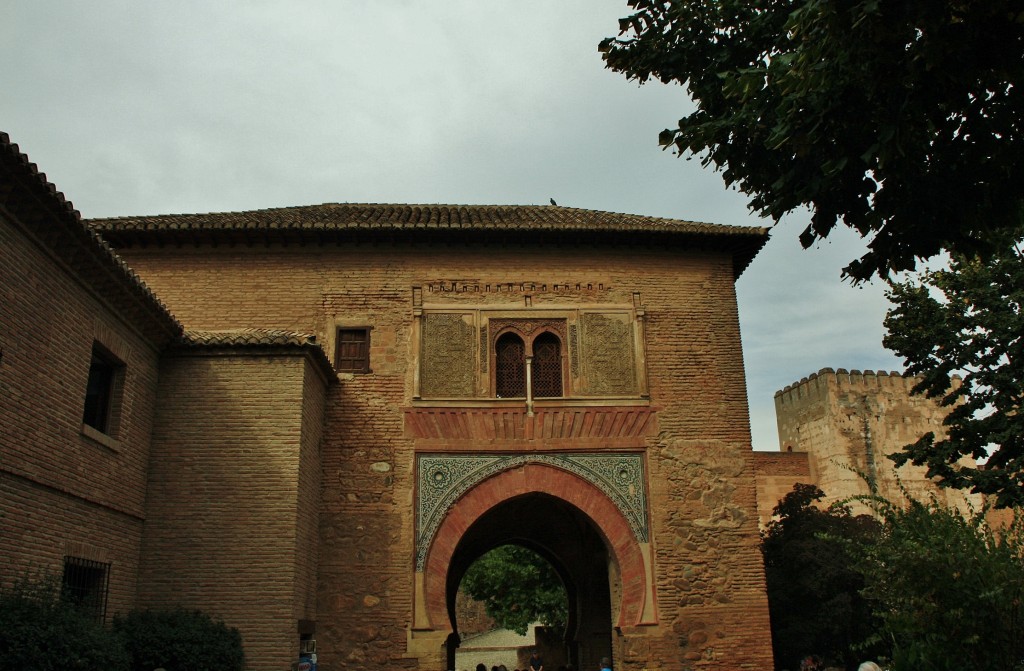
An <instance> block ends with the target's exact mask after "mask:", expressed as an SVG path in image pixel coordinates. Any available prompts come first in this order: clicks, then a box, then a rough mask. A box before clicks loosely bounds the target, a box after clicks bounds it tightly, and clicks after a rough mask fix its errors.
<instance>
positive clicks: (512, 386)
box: [494, 333, 526, 398]
mask: <svg viewBox="0 0 1024 671" xmlns="http://www.w3.org/2000/svg"><path fill="white" fill-rule="evenodd" d="M494 393H495V395H496V396H498V397H499V398H522V397H524V396H526V347H525V346H524V345H523V341H522V339H521V338H520V337H519V336H517V335H516V334H514V333H506V334H505V335H503V336H501V337H500V338H498V341H497V342H496V343H495V344H494Z"/></svg>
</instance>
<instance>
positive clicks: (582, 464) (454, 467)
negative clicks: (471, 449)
mask: <svg viewBox="0 0 1024 671" xmlns="http://www.w3.org/2000/svg"><path fill="white" fill-rule="evenodd" d="M526 464H546V465H549V466H554V467H555V468H561V469H563V470H566V471H568V472H570V473H573V474H575V475H577V476H579V477H581V478H583V479H584V480H586V481H587V482H589V483H591V484H593V485H594V486H595V487H597V488H598V489H600V490H601V491H602V492H604V493H605V494H607V495H608V497H609V498H610V499H611V500H612V502H613V503H614V504H615V506H616V507H617V508H618V509H619V511H620V512H621V513H622V514H623V516H624V517H625V518H626V521H627V522H628V523H629V526H630V529H632V531H633V533H634V534H635V535H636V538H637V541H638V542H640V543H646V542H647V539H648V526H647V494H646V475H645V472H644V459H643V456H642V455H640V454H633V453H611V454H609V453H600V454H585V453H584V454H530V455H507V454H506V455H501V454H499V455H481V454H474V455H465V454H458V455H451V454H445V455H431V454H421V455H419V456H418V457H417V459H416V478H417V498H416V570H417V571H422V570H423V568H424V565H425V563H426V559H427V550H428V549H429V548H430V543H431V541H432V540H433V538H434V535H435V534H436V533H437V529H438V527H439V526H440V524H441V522H442V521H443V520H444V516H445V514H446V513H447V512H448V510H449V509H451V507H452V505H453V504H454V503H455V501H457V500H458V499H459V497H461V496H462V495H463V494H465V493H466V492H467V491H469V490H470V489H472V488H473V487H474V486H476V485H477V484H479V483H480V482H482V481H483V480H485V479H486V478H489V477H491V476H493V475H495V474H497V473H500V472H502V471H505V470H508V469H510V468H517V467H519V466H523V465H526Z"/></svg>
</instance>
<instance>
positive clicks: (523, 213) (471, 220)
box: [88, 203, 768, 275]
mask: <svg viewBox="0 0 1024 671" xmlns="http://www.w3.org/2000/svg"><path fill="white" fill-rule="evenodd" d="M88 224H89V226H91V227H92V228H93V230H96V231H98V232H99V233H100V234H101V235H102V236H103V237H104V238H106V239H107V240H109V241H110V242H111V243H112V244H113V245H114V246H115V247H121V246H129V245H136V244H148V243H149V242H174V243H179V244H180V243H184V244H217V243H219V242H231V243H257V242H259V243H270V242H281V243H285V244H288V243H290V242H299V243H309V242H326V241H332V242H333V241H338V240H364V239H372V240H385V241H389V242H418V241H431V240H445V239H448V240H451V239H455V240H457V241H459V242H465V243H472V242H488V243H494V242H497V243H522V242H523V241H524V240H526V238H524V237H523V236H524V234H529V238H528V241H529V242H530V243H543V242H548V241H558V242H562V243H565V242H575V243H580V244H602V243H603V244H615V245H630V246H631V245H655V246H659V247H664V246H675V247H678V246H682V247H699V248H712V249H717V250H721V251H729V252H732V253H733V254H734V258H735V260H736V274H737V275H738V274H739V273H740V272H741V271H742V270H743V268H745V267H746V266H747V264H749V263H750V261H751V260H752V259H753V258H754V255H756V254H757V252H758V250H760V248H761V247H762V246H763V245H764V243H765V242H766V241H767V238H768V229H767V228H761V227H752V226H744V227H737V226H720V225H716V224H705V223H699V222H693V221H682V220H676V219H663V218H659V217H643V216H639V215H634V214H619V213H615V212H602V211H598V210H584V209H577V208H571V207H558V206H548V205H387V204H353V203H327V204H324V205H308V206H301V207H284V208H274V209H267V210H252V211H248V212H219V213H211V214H174V215H158V216H143V217H120V218H111V219H93V220H90V221H89V222H88Z"/></svg>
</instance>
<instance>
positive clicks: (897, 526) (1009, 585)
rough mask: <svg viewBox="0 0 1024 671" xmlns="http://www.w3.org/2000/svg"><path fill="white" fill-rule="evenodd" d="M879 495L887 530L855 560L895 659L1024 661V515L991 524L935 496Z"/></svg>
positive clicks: (944, 664)
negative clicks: (900, 498)
mask: <svg viewBox="0 0 1024 671" xmlns="http://www.w3.org/2000/svg"><path fill="white" fill-rule="evenodd" d="M874 504H875V507H876V510H877V512H878V514H879V516H880V517H881V518H882V522H883V533H882V535H881V536H880V537H879V538H878V539H877V540H876V541H874V542H871V543H867V544H862V545H861V550H862V554H861V556H860V561H859V567H858V568H859V570H860V571H861V572H862V574H863V575H864V578H865V588H864V595H865V596H867V597H868V598H869V599H871V600H872V601H873V602H874V603H875V604H876V605H877V609H876V615H877V617H878V618H879V620H880V622H881V632H880V633H881V636H882V637H884V638H885V639H887V640H888V641H889V642H890V643H891V645H892V651H893V668H894V669H896V670H897V671H904V670H907V671H921V670H929V671H931V670H935V671H944V670H946V669H956V670H957V671H961V670H971V671H988V670H989V669H1006V670H1010V669H1013V670H1015V671H1016V670H1020V669H1024V662H1022V660H1024V519H1022V518H1021V517H1020V516H1019V515H1018V516H1017V519H1016V520H1015V522H1014V524H1013V525H1012V526H1010V527H1009V528H1008V529H1001V530H993V529H990V528H989V527H988V526H987V525H986V524H985V521H984V516H983V515H981V514H974V515H968V516H964V515H961V514H960V513H959V512H958V511H956V510H954V509H952V508H949V507H946V506H943V505H941V504H939V503H937V502H936V501H929V502H922V501H916V500H911V502H910V504H909V505H908V506H906V507H899V506H895V505H892V504H891V503H889V502H887V501H884V500H879V499H875V501H874Z"/></svg>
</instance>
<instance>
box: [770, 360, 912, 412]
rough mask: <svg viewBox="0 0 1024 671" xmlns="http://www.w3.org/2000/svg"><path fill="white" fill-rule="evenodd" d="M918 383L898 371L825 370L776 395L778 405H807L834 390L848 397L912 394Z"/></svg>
mask: <svg viewBox="0 0 1024 671" xmlns="http://www.w3.org/2000/svg"><path fill="white" fill-rule="evenodd" d="M918 379H919V378H917V377H915V376H913V375H907V374H905V373H900V372H898V371H885V370H879V371H874V370H864V371H861V370H856V369H854V370H846V369H845V368H840V369H838V370H835V369H832V368H822V369H821V370H819V371H818V372H817V373H811V374H810V375H808V376H807V377H805V378H802V379H801V380H800V381H799V382H794V383H793V384H790V385H787V386H786V387H785V388H784V389H782V390H781V391H777V392H775V404H776V405H787V404H794V403H806V402H807V401H808V400H815V399H818V398H822V397H824V396H825V395H826V394H827V393H829V390H830V389H832V390H833V391H836V392H844V393H846V392H851V391H852V392H864V393H878V392H880V391H889V390H891V391H896V392H900V393H909V391H910V390H911V389H912V388H913V386H914V385H915V384H916V383H917V381H918Z"/></svg>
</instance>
